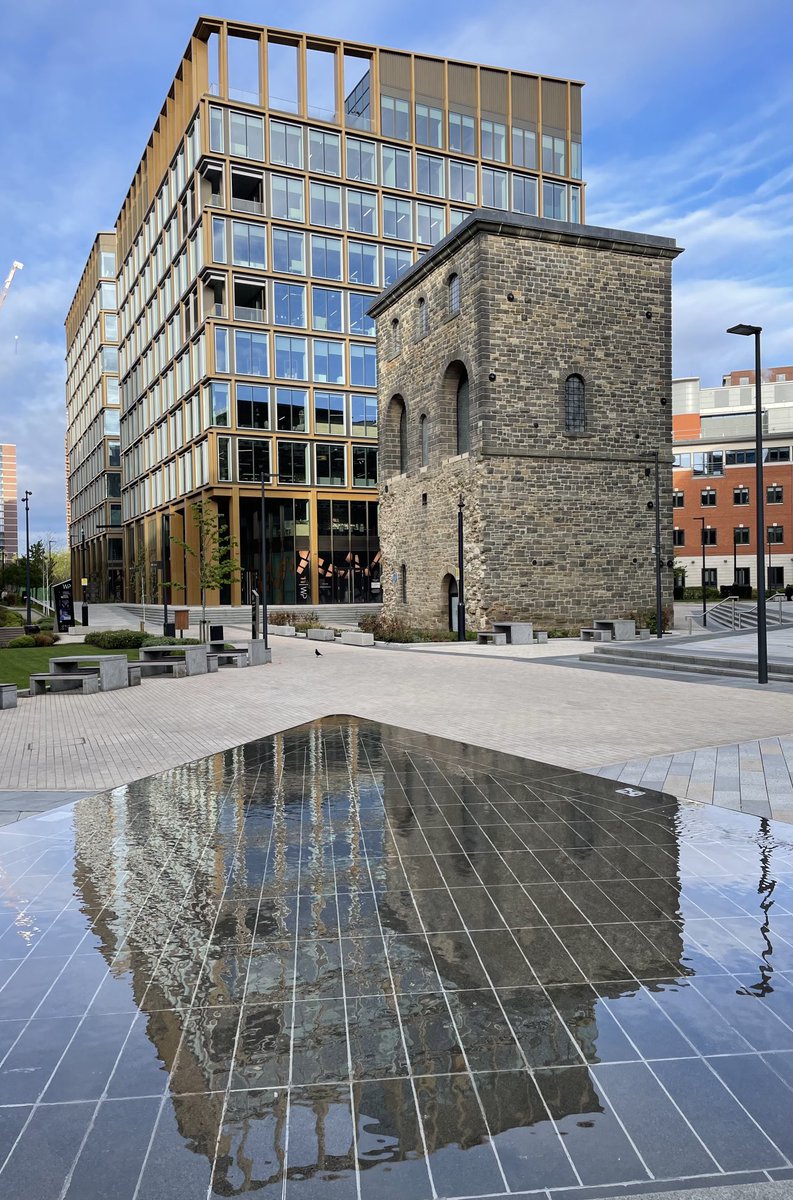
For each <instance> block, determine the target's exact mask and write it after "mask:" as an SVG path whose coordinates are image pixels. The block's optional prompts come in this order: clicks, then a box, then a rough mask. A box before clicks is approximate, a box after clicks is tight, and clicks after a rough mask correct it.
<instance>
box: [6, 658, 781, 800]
mask: <svg viewBox="0 0 793 1200" xmlns="http://www.w3.org/2000/svg"><path fill="white" fill-rule="evenodd" d="M272 644H273V657H274V662H273V664H272V666H271V667H266V668H265V667H259V668H253V669H248V670H244V671H233V670H226V671H222V672H220V673H219V674H217V675H208V676H199V677H196V678H191V679H183V680H171V679H149V680H146V682H145V683H144V684H143V686H141V687H139V688H132V689H129V690H127V689H125V690H123V691H117V692H110V693H107V694H99V695H96V696H77V695H75V696H72V695H55V696H53V695H49V696H41V697H35V698H32V699H28V700H22V701H20V704H19V706H18V708H16V709H12V710H10V711H6V712H3V713H2V714H0V731H2V734H1V736H0V789H2V790H5V791H9V792H11V791H14V792H15V791H45V790H50V789H57V790H58V791H63V790H74V791H78V792H90V791H96V790H99V789H102V788H107V787H114V786H116V785H118V784H121V783H125V782H128V781H130V780H132V779H138V778H141V777H142V776H145V775H150V774H154V773H157V772H160V771H163V770H166V769H167V768H169V767H173V766H177V765H179V764H181V763H186V762H191V761H193V760H194V759H197V758H201V757H204V756H205V755H207V754H211V753H213V752H214V751H218V750H224V749H228V748H229V747H231V746H236V745H239V744H241V743H243V742H246V741H250V740H252V739H254V738H257V737H262V736H265V735H266V734H269V733H274V732H276V731H278V730H281V729H285V728H289V727H291V726H294V725H298V724H300V723H302V722H304V721H308V720H312V719H315V718H317V717H321V716H327V715H331V714H340V713H349V714H353V715H357V716H361V717H367V718H370V719H372V720H378V721H383V722H387V723H389V724H393V725H398V726H401V727H403V728H407V729H415V730H420V731H422V732H426V733H431V734H437V735H439V736H441V737H447V738H453V739H456V740H458V741H461V742H468V743H471V744H473V745H479V746H484V747H488V748H491V749H494V750H501V751H503V752H506V753H512V754H517V755H522V756H525V757H527V758H533V759H538V760H540V761H541V762H546V763H552V764H557V765H561V766H566V767H570V768H572V769H578V770H588V771H597V770H598V769H599V768H601V767H608V766H609V765H611V764H615V763H618V764H620V763H621V764H626V763H631V762H633V761H635V760H641V761H644V762H649V760H650V759H655V758H657V757H658V756H661V755H675V754H678V753H680V752H681V751H691V750H697V749H699V748H700V747H702V746H706V747H713V746H717V745H718V746H726V747H729V746H735V745H737V744H738V743H742V744H745V743H747V742H757V741H759V740H765V739H769V738H775V737H789V735H790V726H791V719H790V717H791V713H790V696H789V695H788V694H783V693H780V692H773V693H772V692H767V693H764V692H760V691H754V690H752V691H749V690H742V691H740V703H736V695H738V693H737V692H736V691H735V690H734V689H732V688H728V687H725V688H715V687H712V686H710V685H708V684H706V683H702V684H699V683H694V682H691V680H690V679H687V680H686V681H685V682H680V681H677V680H673V679H656V678H647V677H640V676H632V675H627V674H620V675H617V674H611V673H609V674H605V673H604V674H600V673H596V672H593V671H580V672H579V671H576V672H574V673H572V672H571V671H570V668H569V667H565V666H564V665H561V664H559V665H557V664H555V663H553V662H552V661H551V660H549V659H544V658H543V657H542V656H540V655H536V656H534V657H532V658H531V659H530V660H528V661H520V660H515V659H514V658H513V657H510V658H506V657H503V656H502V657H500V658H499V657H498V656H497V655H491V654H487V655H482V656H481V657H480V656H476V657H474V656H472V655H467V654H466V655H464V656H461V655H456V654H452V653H449V654H432V653H411V652H409V651H408V652H397V651H395V650H378V649H359V648H356V647H344V646H336V645H328V644H323V646H322V657H321V658H317V657H316V656H315V653H314V651H315V644H314V643H311V642H306V641H304V640H302V639H295V640H291V639H286V638H273V639H272ZM537 649H538V650H539V649H542V650H543V651H544V650H545V649H546V648H545V647H542V648H539V647H538V648H537ZM576 649H579V647H578V646H576ZM689 775H690V772H689ZM763 777H764V778H765V779H766V780H769V781H770V782H771V784H772V787H775V785H774V783H773V776H769V774H768V773H767V772H763ZM670 784H671V780H670ZM676 786H677V785H676ZM669 790H672V791H674V790H675V789H674V788H672V787H671V786H670V789H669ZM779 793H780V794H779V796H778V797H776V794H775V793H773V792H769V800H770V805H771V811H772V813H773V815H775V816H776V815H779V816H780V817H782V819H785V818H787V819H791V814H790V813H789V809H788V794H787V792H786V791H785V789H783V788H781V787H780V789H779ZM675 794H680V793H679V792H675ZM695 798H700V797H695ZM702 798H705V797H704V796H703V797H702ZM712 798H713V797H712V796H711V799H712ZM777 801H779V805H778V807H779V812H777ZM20 811H21V810H20ZM753 811H754V810H753Z"/></svg>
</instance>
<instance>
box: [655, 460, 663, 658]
mask: <svg viewBox="0 0 793 1200" xmlns="http://www.w3.org/2000/svg"><path fill="white" fill-rule="evenodd" d="M654 455H655V627H656V634H655V636H656V637H658V638H662V637H663V636H664V630H663V623H664V607H663V600H662V595H661V473H660V464H659V461H658V451H657V450H656V451H655V452H654Z"/></svg>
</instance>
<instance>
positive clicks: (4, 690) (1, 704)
mask: <svg viewBox="0 0 793 1200" xmlns="http://www.w3.org/2000/svg"><path fill="white" fill-rule="evenodd" d="M16 706H17V685H16V684H15V683H0V708H16Z"/></svg>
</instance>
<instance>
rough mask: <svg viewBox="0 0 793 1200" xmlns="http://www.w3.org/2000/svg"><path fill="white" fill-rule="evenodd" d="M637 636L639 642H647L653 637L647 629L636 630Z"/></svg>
mask: <svg viewBox="0 0 793 1200" xmlns="http://www.w3.org/2000/svg"><path fill="white" fill-rule="evenodd" d="M637 636H638V638H639V641H640V642H649V640H650V638H651V637H652V636H653V635H652V632H651V631H650V630H649V629H639V630H637Z"/></svg>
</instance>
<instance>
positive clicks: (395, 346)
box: [391, 317, 402, 358]
mask: <svg viewBox="0 0 793 1200" xmlns="http://www.w3.org/2000/svg"><path fill="white" fill-rule="evenodd" d="M401 350H402V333H401V330H400V327H399V320H398V319H397V318H396V317H394V319H393V321H392V322H391V354H392V356H393V357H394V358H396V356H397V354H399V353H400V351H401Z"/></svg>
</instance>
